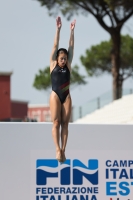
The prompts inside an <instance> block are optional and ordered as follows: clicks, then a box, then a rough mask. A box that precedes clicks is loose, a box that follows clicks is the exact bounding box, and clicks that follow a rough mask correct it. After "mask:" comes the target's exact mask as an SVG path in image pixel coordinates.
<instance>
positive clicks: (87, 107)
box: [72, 89, 133, 121]
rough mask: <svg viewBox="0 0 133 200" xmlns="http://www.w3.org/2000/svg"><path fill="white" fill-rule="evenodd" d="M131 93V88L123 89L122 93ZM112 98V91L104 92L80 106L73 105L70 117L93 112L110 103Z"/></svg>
mask: <svg viewBox="0 0 133 200" xmlns="http://www.w3.org/2000/svg"><path fill="white" fill-rule="evenodd" d="M128 94H133V89H123V91H122V95H123V96H124V95H128ZM112 101H113V99H112V91H109V92H106V93H104V94H102V95H101V96H99V97H97V98H95V99H92V100H90V101H88V102H86V103H85V104H84V105H81V106H74V107H73V112H72V119H73V121H75V120H77V119H79V118H82V117H84V116H85V115H87V114H90V113H92V112H94V111H95V110H97V109H100V108H102V107H103V106H105V105H107V104H109V103H111V102H112Z"/></svg>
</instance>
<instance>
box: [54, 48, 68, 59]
mask: <svg viewBox="0 0 133 200" xmlns="http://www.w3.org/2000/svg"><path fill="white" fill-rule="evenodd" d="M60 53H64V54H66V55H67V56H68V51H67V50H66V49H64V48H60V49H58V51H57V54H56V58H58V56H59V54H60Z"/></svg>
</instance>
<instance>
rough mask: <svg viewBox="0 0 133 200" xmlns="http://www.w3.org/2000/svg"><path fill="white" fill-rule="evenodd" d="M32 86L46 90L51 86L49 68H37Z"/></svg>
mask: <svg viewBox="0 0 133 200" xmlns="http://www.w3.org/2000/svg"><path fill="white" fill-rule="evenodd" d="M33 86H34V87H35V88H36V89H38V90H47V89H49V88H50V86H51V79H50V69H49V67H46V68H45V69H44V70H39V74H36V75H35V80H34V83H33Z"/></svg>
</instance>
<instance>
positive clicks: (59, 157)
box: [56, 150, 62, 162]
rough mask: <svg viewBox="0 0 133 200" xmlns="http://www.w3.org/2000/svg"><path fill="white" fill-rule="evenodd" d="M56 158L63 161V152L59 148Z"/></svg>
mask: <svg viewBox="0 0 133 200" xmlns="http://www.w3.org/2000/svg"><path fill="white" fill-rule="evenodd" d="M56 159H57V160H58V161H59V162H62V153H61V150H57V151H56Z"/></svg>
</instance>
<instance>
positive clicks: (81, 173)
mask: <svg viewBox="0 0 133 200" xmlns="http://www.w3.org/2000/svg"><path fill="white" fill-rule="evenodd" d="M71 176H72V178H71ZM83 177H84V178H86V179H87V180H88V181H89V182H90V183H91V184H92V185H98V160H96V159H90V160H88V166H86V165H84V164H83V163H82V162H81V161H80V160H77V159H74V160H70V159H67V160H66V161H65V162H64V163H63V164H59V163H58V161H57V160H55V159H38V160H37V161H36V184H37V185H47V179H49V178H50V179H51V178H58V179H59V182H60V184H61V185H70V184H71V180H72V184H73V185H82V184H83ZM51 180H52V179H51Z"/></svg>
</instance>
